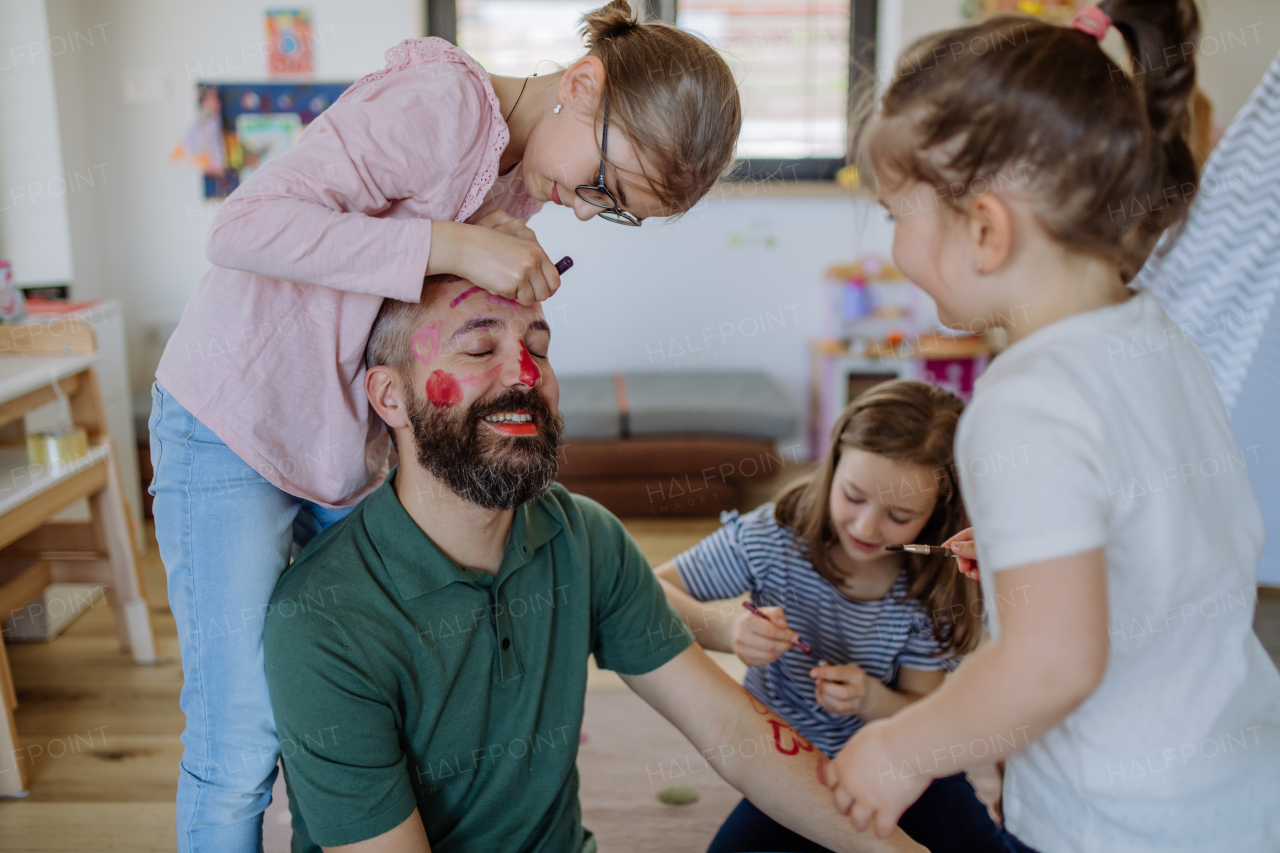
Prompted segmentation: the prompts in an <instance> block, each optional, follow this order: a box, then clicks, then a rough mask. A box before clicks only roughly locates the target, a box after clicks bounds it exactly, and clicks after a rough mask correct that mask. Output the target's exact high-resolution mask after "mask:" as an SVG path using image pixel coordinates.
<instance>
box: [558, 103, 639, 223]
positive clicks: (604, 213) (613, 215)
mask: <svg viewBox="0 0 1280 853" xmlns="http://www.w3.org/2000/svg"><path fill="white" fill-rule="evenodd" d="M608 145H609V102H608V101H605V102H604V129H603V130H602V131H601V132H600V178H599V180H597V181H596V183H595V185H594V186H593V185H591V184H582V185H581V186H579V187H578V188H577V189H575V190H574V192H576V193H577V194H578V198H580V199H582V200H583V201H585V202H586V203H587V204H593V205H595V206H596V207H600V208H603V210H601V211H600V213H599V214H597V215H598V216H600V218H602V219H607V220H609V221H610V222H616V223H618V224H619V225H636V226H638V225H639V224H640V220H639V219H636V218H635V217H634V216H632V215H631V214H630V213H627V212H626V211H625V210H623V209H622V208H620V207H618V200H617V199H616V198H614V197H613V193H611V192H609V188H608V187H606V186H605V185H604V161H605V152H606V151H607V150H608Z"/></svg>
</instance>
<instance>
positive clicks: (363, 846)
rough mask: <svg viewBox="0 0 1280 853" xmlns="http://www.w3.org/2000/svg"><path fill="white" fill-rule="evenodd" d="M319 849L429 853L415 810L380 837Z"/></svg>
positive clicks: (332, 852) (344, 852) (343, 852)
mask: <svg viewBox="0 0 1280 853" xmlns="http://www.w3.org/2000/svg"><path fill="white" fill-rule="evenodd" d="M320 849H321V850H323V851H324V853H431V845H430V844H429V843H427V831H426V830H425V829H423V828H422V818H420V817H418V810H417V809H414V810H413V814H411V815H409V817H408V818H406V819H405V822H404V823H402V824H400V825H399V826H397V827H396V828H395V829H392V830H390V831H388V832H384V833H382V834H381V835H376V836H374V837H373V838H366V839H365V840H364V841H358V842H356V843H355V844H343V845H342V846H341V847H321V848H320Z"/></svg>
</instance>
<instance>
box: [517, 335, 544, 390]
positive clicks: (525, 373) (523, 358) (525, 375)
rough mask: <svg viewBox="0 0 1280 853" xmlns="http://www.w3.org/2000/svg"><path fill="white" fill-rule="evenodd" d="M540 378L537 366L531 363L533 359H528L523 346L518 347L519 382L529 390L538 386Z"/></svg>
mask: <svg viewBox="0 0 1280 853" xmlns="http://www.w3.org/2000/svg"><path fill="white" fill-rule="evenodd" d="M541 378H542V373H541V372H540V371H539V370H538V365H536V364H534V363H533V359H531V358H529V351H528V350H527V349H525V348H524V344H521V345H520V381H521V382H523V383H524V384H525V385H528V386H529V387H530V388H532V387H533V386H535V385H537V384H538V380H539V379H541Z"/></svg>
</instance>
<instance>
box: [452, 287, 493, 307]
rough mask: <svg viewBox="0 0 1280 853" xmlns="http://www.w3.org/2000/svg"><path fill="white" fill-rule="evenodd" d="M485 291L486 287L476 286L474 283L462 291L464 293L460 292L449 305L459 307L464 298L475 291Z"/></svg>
mask: <svg viewBox="0 0 1280 853" xmlns="http://www.w3.org/2000/svg"><path fill="white" fill-rule="evenodd" d="M483 292H484V288H483V287H476V286H475V285H472V286H471V287H468V288H467V289H466V290H464V291H462V293H460V294H458V295H457V296H455V297H453V301H452V302H450V303H449V307H450V308H457V307H458V305H459V304H460V303H461V302H462V300H464V299H466V298H467V297H468V296H470V295H471V294H473V293H483Z"/></svg>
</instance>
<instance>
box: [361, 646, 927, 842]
mask: <svg viewBox="0 0 1280 853" xmlns="http://www.w3.org/2000/svg"><path fill="white" fill-rule="evenodd" d="M622 680H623V681H625V682H626V683H627V686H628V687H630V688H631V689H632V690H634V691H635V692H636V693H637V694H639V696H640V698H642V699H644V700H645V701H646V702H648V703H649V704H650V705H651V706H653V708H654V709H655V710H656V711H658V712H659V713H660V714H662V715H663V716H664V717H666V718H667V719H668V720H669V721H670V722H671V723H672V725H674V726H675V727H676V728H678V729H679V730H680V731H681V733H683V734H684V736H685V737H687V738H688V739H689V740H690V742H692V743H693V745H694V746H695V747H697V748H698V749H699V750H700V751H701V752H702V755H703V757H704V758H705V759H706V760H707V762H708V763H709V764H711V766H713V767H714V768H715V770H716V772H717V773H719V774H720V775H721V776H722V777H723V778H724V779H725V781H727V782H728V783H729V784H730V785H733V786H734V787H735V788H737V789H738V790H739V791H741V792H742V793H743V795H745V796H746V797H747V798H748V799H750V800H751V802H752V803H754V804H755V805H756V806H758V807H759V808H760V809H762V810H763V811H764V812H765V813H766V814H768V815H769V816H770V817H772V818H773V819H774V820H776V821H778V822H779V823H781V824H783V825H784V826H786V827H788V828H789V829H792V830H794V831H795V832H798V833H800V834H802V835H804V836H806V837H808V838H811V839H813V840H814V841H817V842H818V843H819V844H822V845H823V846H825V847H828V848H830V849H831V850H836V851H856V853H880V852H881V851H886V852H887V851H898V853H908V851H910V853H921V851H924V849H925V848H923V847H921V846H920V845H919V844H916V843H915V842H914V841H912V840H911V839H910V838H908V837H907V835H906V833H904V832H903V831H902V830H901V829H897V828H895V829H894V832H893V834H892V835H891V836H890V837H889V838H888V840H883V841H882V840H880V839H878V838H876V837H875V836H874V835H872V834H871V833H870V832H865V833H857V832H855V831H853V829H852V827H850V825H849V822H848V819H847V818H845V817H844V816H842V815H841V814H840V813H839V812H837V811H836V809H835V806H834V805H833V804H832V801H831V794H830V792H829V791H827V790H826V788H825V787H824V786H823V784H822V782H821V781H820V779H819V767H820V765H821V764H824V763H826V759H825V758H823V756H822V753H821V752H819V751H818V750H817V749H816V748H815V747H814V746H813V745H812V744H810V743H809V742H808V741H807V740H805V739H804V738H803V737H802V736H801V735H800V734H799V733H798V732H796V731H795V730H793V729H792V728H791V727H790V726H788V725H787V724H786V723H785V722H784V721H783V720H782V718H780V717H779V716H778V715H776V714H774V713H773V712H772V711H770V710H769V709H768V708H766V707H765V706H764V705H763V704H762V703H761V702H760V701H759V700H758V699H755V698H754V697H752V696H751V695H750V694H749V693H747V691H745V690H744V689H742V687H741V686H739V685H738V684H737V683H735V682H734V681H733V679H731V678H730V677H729V676H728V675H727V674H725V672H724V670H722V669H720V667H719V666H717V665H716V664H715V662H713V661H712V660H711V658H709V657H708V656H707V653H706V652H705V651H703V650H702V648H701V647H699V646H696V645H693V646H689V647H688V648H686V649H685V650H684V651H683V652H681V653H680V654H678V655H677V656H676V657H674V658H672V659H671V660H670V661H668V662H667V663H665V664H663V665H662V666H660V667H658V668H657V669H655V670H653V671H652V672H648V673H645V674H644V675H623V676H622ZM748 742H750V743H752V744H754V746H753V748H752V750H751V755H749V756H748V755H746V750H744V749H740V747H741V746H742V745H743V744H746V743H748ZM362 853H363V851H362Z"/></svg>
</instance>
